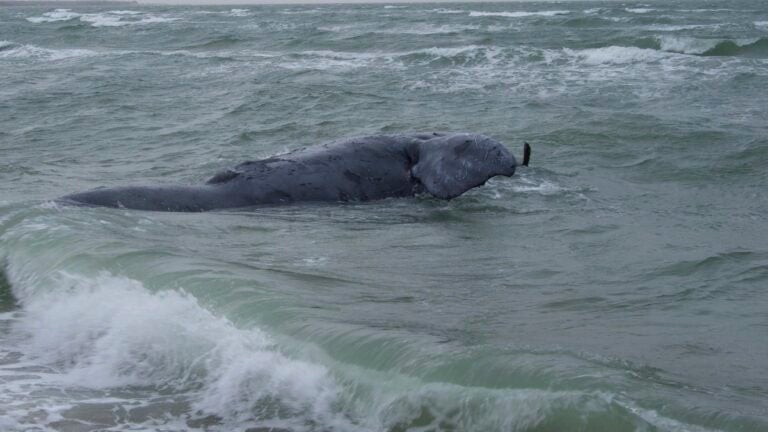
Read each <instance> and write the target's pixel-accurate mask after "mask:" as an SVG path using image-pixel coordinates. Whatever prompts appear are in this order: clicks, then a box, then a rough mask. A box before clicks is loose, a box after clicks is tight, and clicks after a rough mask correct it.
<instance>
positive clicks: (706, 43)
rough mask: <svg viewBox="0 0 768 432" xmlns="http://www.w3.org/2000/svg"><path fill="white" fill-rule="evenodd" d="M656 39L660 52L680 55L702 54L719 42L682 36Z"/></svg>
mask: <svg viewBox="0 0 768 432" xmlns="http://www.w3.org/2000/svg"><path fill="white" fill-rule="evenodd" d="M657 39H658V41H659V44H660V45H661V49H662V51H669V52H675V53H682V54H702V53H704V52H706V51H708V50H710V49H712V48H714V47H715V46H717V44H718V43H719V42H720V40H718V39H696V38H691V37H682V36H661V37H658V38H657Z"/></svg>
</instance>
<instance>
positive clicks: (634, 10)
mask: <svg viewBox="0 0 768 432" xmlns="http://www.w3.org/2000/svg"><path fill="white" fill-rule="evenodd" d="M624 10H625V11H627V12H631V13H636V14H647V13H648V12H653V11H655V10H656V9H650V8H626V9H624Z"/></svg>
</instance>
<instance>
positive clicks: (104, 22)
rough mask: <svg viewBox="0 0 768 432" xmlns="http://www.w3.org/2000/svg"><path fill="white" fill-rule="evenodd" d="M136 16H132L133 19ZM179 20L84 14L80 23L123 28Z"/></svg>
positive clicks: (150, 16)
mask: <svg viewBox="0 0 768 432" xmlns="http://www.w3.org/2000/svg"><path fill="white" fill-rule="evenodd" d="M133 17H134V16H133V15H131V18H133ZM178 19H179V18H167V17H159V16H154V15H147V16H144V17H142V18H140V19H124V16H123V15H113V14H110V13H103V14H101V13H97V14H84V15H82V16H81V17H80V21H83V22H88V23H90V24H91V25H92V26H93V27H122V26H129V25H144V24H157V23H167V22H173V21H177V20H178Z"/></svg>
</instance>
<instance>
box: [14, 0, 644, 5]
mask: <svg viewBox="0 0 768 432" xmlns="http://www.w3.org/2000/svg"><path fill="white" fill-rule="evenodd" d="M16 1H19V0H16ZM21 1H29V2H36V1H38V2H39V1H45V2H55V1H56V0H21ZM63 1H71V0H63ZM85 1H89V2H94V1H98V0H85ZM129 1H131V0H129ZM133 1H137V2H138V3H140V4H190V5H249V4H251V5H257V4H329V3H380V4H397V3H488V2H489V0H133ZM490 1H491V2H505V3H506V2H513V3H527V2H533V1H535V2H557V3H561V2H568V1H575V0H490ZM598 1H599V0H598ZM602 1H617V0H602ZM630 1H631V0H630ZM1 2H2V0H0V3H1ZM104 3H109V0H105V1H104Z"/></svg>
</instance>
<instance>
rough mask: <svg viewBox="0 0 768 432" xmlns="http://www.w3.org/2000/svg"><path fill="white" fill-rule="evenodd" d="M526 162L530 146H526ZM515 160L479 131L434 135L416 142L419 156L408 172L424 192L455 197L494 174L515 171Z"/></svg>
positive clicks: (501, 145) (503, 148) (524, 163)
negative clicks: (418, 142) (478, 132)
mask: <svg viewBox="0 0 768 432" xmlns="http://www.w3.org/2000/svg"><path fill="white" fill-rule="evenodd" d="M525 149H526V150H525V151H524V156H523V165H527V163H528V158H529V157H530V147H528V146H527V144H526V147H525ZM517 165H518V163H517V160H516V159H515V157H514V156H513V155H512V153H510V151H509V150H508V149H507V148H506V147H505V146H504V145H503V144H501V143H500V142H498V141H496V140H494V139H492V138H489V137H487V136H485V135H479V134H456V135H445V136H436V137H435V138H432V139H429V140H425V141H423V142H421V143H420V144H419V157H418V161H417V162H416V164H415V165H414V166H413V167H412V168H411V174H412V176H413V177H414V178H416V179H417V180H419V182H421V184H422V185H423V186H424V188H425V189H426V191H427V192H429V193H430V194H432V195H434V196H436V197H438V198H443V199H451V198H455V197H457V196H459V195H461V194H462V193H464V192H466V191H467V190H469V189H472V188H474V187H477V186H480V185H482V184H484V183H485V182H486V181H488V179H490V178H491V177H495V176H500V175H501V176H507V177H510V176H512V175H514V174H515V169H516V168H517Z"/></svg>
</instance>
